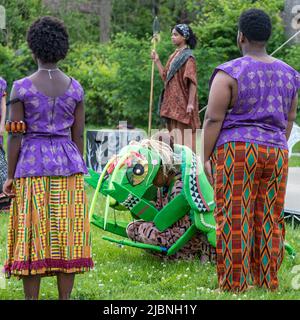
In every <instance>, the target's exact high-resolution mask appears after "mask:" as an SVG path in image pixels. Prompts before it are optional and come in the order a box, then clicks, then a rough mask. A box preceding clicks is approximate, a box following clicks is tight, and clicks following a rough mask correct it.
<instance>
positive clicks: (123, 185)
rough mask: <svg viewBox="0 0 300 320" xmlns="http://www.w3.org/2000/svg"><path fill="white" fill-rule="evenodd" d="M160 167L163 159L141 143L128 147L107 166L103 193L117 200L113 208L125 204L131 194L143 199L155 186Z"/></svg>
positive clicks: (112, 204)
mask: <svg viewBox="0 0 300 320" xmlns="http://www.w3.org/2000/svg"><path fill="white" fill-rule="evenodd" d="M160 165H161V157H160V155H159V154H158V152H156V151H155V150H153V149H151V148H149V147H147V146H144V145H142V144H139V143H137V144H133V145H128V146H126V147H125V148H123V149H122V150H121V151H120V152H119V154H118V155H117V156H116V157H114V158H113V159H111V160H110V161H109V163H108V164H107V166H106V168H105V176H104V181H103V183H102V186H101V192H102V193H103V194H107V195H110V196H111V197H112V198H113V199H115V200H116V201H111V206H114V205H115V204H116V202H118V203H119V204H120V203H123V202H124V201H125V200H126V199H127V198H128V197H129V195H130V194H131V195H134V196H135V197H136V198H138V199H140V198H143V196H144V195H145V194H146V193H147V192H149V190H150V189H151V187H152V186H153V180H154V179H155V177H156V175H157V173H158V170H159V168H160Z"/></svg>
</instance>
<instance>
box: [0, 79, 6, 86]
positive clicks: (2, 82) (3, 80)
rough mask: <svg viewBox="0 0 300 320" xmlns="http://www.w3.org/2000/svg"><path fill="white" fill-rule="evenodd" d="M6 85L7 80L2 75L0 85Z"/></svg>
mask: <svg viewBox="0 0 300 320" xmlns="http://www.w3.org/2000/svg"><path fill="white" fill-rule="evenodd" d="M6 85H7V83H6V80H5V79H4V78H2V77H0V86H1V87H3V86H6Z"/></svg>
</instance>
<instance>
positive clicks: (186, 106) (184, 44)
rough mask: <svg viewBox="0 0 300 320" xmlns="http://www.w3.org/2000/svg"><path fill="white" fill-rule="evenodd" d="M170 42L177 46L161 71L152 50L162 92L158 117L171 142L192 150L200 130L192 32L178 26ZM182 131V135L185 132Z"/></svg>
mask: <svg viewBox="0 0 300 320" xmlns="http://www.w3.org/2000/svg"><path fill="white" fill-rule="evenodd" d="M171 39H172V42H173V44H174V45H175V46H176V47H177V48H176V50H175V51H174V52H173V54H172V55H171V56H170V57H169V60H168V62H167V64H166V67H165V68H164V67H163V65H162V64H161V62H160V59H159V56H158V54H157V53H156V52H155V51H152V54H151V58H152V60H154V62H155V63H156V66H157V68H158V71H159V73H160V76H161V78H162V80H163V81H164V91H163V93H162V95H161V97H160V102H159V104H160V106H159V107H160V116H161V117H162V118H164V119H165V121H166V126H167V129H168V130H169V132H170V133H171V134H172V136H174V139H175V141H174V142H175V143H177V144H184V145H187V146H188V147H190V148H191V149H192V150H193V151H194V152H195V151H196V129H199V128H200V118H199V110H198V97H197V69H196V61H195V57H194V56H193V53H192V50H191V49H194V48H195V46H196V43H197V39H196V36H195V35H194V33H193V31H192V29H191V28H190V27H189V26H188V25H186V24H178V25H176V26H175V27H174V28H173V30H172V37H171ZM185 130H186V132H185Z"/></svg>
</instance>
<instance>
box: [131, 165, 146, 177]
mask: <svg viewBox="0 0 300 320" xmlns="http://www.w3.org/2000/svg"><path fill="white" fill-rule="evenodd" d="M132 171H133V174H135V175H136V176H142V175H143V174H144V172H145V170H144V167H143V166H142V165H141V164H140V163H137V164H136V165H135V166H134V167H133V170H132Z"/></svg>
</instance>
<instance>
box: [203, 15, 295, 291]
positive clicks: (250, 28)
mask: <svg viewBox="0 0 300 320" xmlns="http://www.w3.org/2000/svg"><path fill="white" fill-rule="evenodd" d="M271 29H272V26H271V20H270V17H269V16H268V15H267V14H266V13H265V12H263V11H261V10H257V9H250V10H247V11H245V12H244V13H243V14H242V15H241V16H240V19H239V31H238V46H239V48H240V49H241V51H242V53H243V57H241V58H238V59H235V60H232V61H229V62H227V63H224V64H222V65H220V66H219V67H217V68H216V70H215V72H214V74H213V76H212V78H211V89H210V95H209V101H208V108H207V112H206V115H205V121H204V161H205V169H206V173H207V176H208V178H209V179H210V181H211V183H212V184H213V186H214V191H215V202H216V209H215V219H216V223H217V230H216V232H217V248H216V249H217V272H218V281H219V287H220V289H223V290H232V291H243V290H246V289H247V288H248V287H249V285H250V284H251V283H253V284H254V285H256V286H258V287H265V288H267V289H271V290H274V289H276V288H277V287H278V270H279V268H280V265H281V263H282V260H283V254H284V239H285V226H284V210H283V209H284V197H285V191H286V182H287V173H288V146H287V140H288V138H289V136H290V133H291V130H292V126H293V121H294V120H295V118H296V108H297V104H298V95H297V92H298V89H299V87H300V75H299V73H298V72H297V71H295V70H294V69H293V68H291V67H290V66H289V65H287V64H285V63H284V62H282V61H280V60H277V59H274V58H272V57H271V56H269V55H268V54H267V51H266V45H267V41H268V39H269V38H270V36H271ZM211 160H212V163H211ZM212 167H213V170H212Z"/></svg>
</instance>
